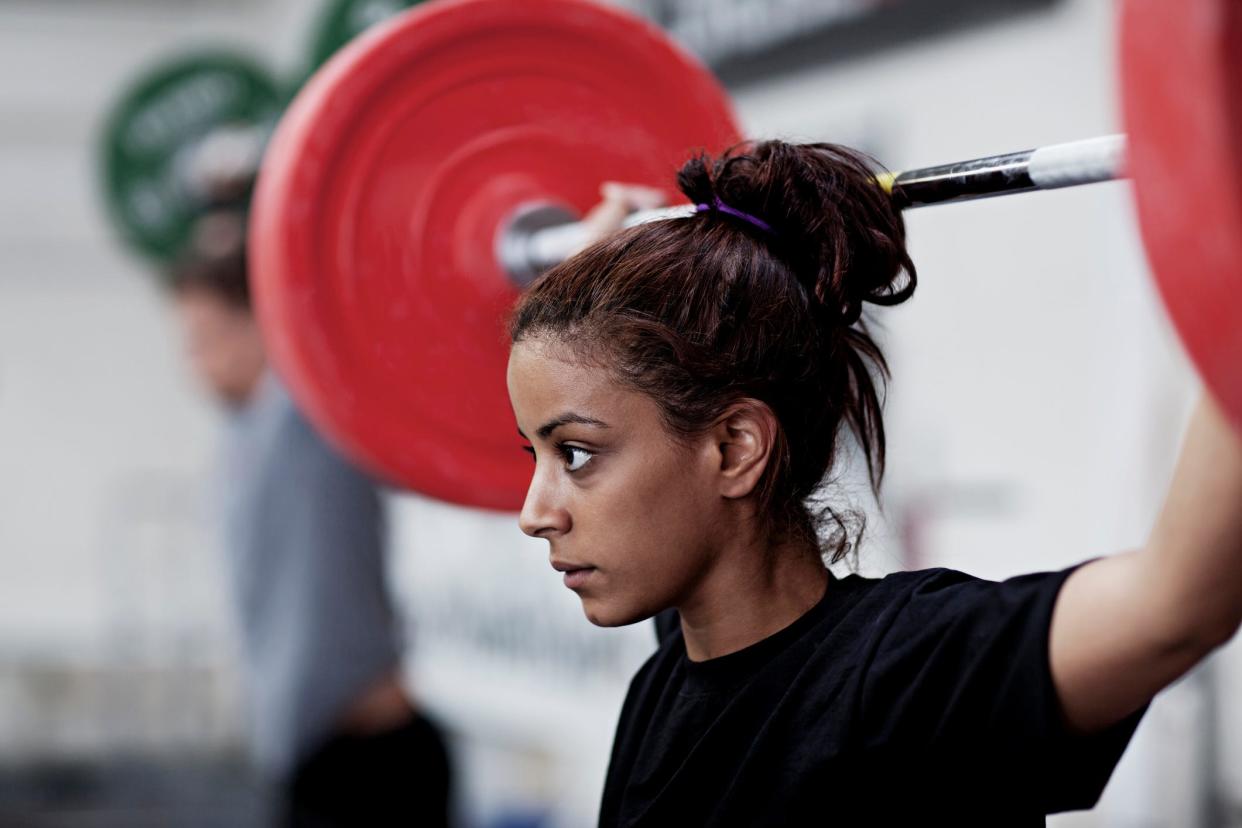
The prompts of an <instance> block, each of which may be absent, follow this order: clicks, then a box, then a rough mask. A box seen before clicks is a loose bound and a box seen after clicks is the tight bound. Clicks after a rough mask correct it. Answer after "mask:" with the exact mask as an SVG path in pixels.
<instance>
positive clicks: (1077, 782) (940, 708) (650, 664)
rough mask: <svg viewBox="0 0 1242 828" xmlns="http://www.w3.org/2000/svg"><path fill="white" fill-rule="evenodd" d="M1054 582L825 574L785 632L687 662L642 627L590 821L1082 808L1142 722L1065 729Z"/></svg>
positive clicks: (972, 819) (973, 819)
mask: <svg viewBox="0 0 1242 828" xmlns="http://www.w3.org/2000/svg"><path fill="white" fill-rule="evenodd" d="M1070 571H1072V570H1067V571H1064V572H1052V573H1041V574H1036V575H1025V576H1022V577H1018V578H1013V579H1011V580H1008V581H1004V582H1001V583H997V582H993V581H985V580H981V579H978V578H974V577H972V576H969V575H965V574H963V573H960V572H954V571H952V570H947V569H929V570H922V571H918V572H905V573H899V574H895V575H889V576H888V577H886V578H880V579H873V578H863V577H860V576H857V575H851V576H849V577H846V578H841V579H836V578H834V579H832V580H830V582H829V584H828V589H827V590H826V592H825V594H824V598H823V599H822V600H821V601H820V602H819V603H818V604H817V605H816V606H815V607H813V608H812V609H811V610H809V611H808V612H807V613H806V614H805V615H803V616H802V617H801V618H799V619H798V620H797V621H795V622H794V623H793V624H792V625H790V626H789V627H787V628H785V629H784V630H781V631H780V632H778V633H776V634H775V635H772V636H770V637H768V638H766V639H764V640H763V641H760V642H758V643H757V644H754V645H752V646H750V647H747V648H746V649H743V650H740V651H738V652H736V653H731V654H729V655H726V656H722V657H720V658H714V659H711V660H708V661H702V662H692V661H690V660H689V659H688V658H687V656H686V648H685V642H684V641H683V639H682V634H681V629H680V626H679V625H677V624H676V623H673V622H675V618H673V619H670V618H669V617H668V616H665V617H663V618H661V619H658V623H657V628H658V629H659V630H660V636H661V643H660V648H659V650H658V651H657V652H656V653H655V655H653V656H652V657H651V659H650V660H648V661H647V663H646V664H645V665H643V667H642V669H641V670H639V672H638V675H636V676H635V677H634V680H633V682H632V683H631V684H630V690H629V694H628V696H627V697H626V700H625V705H624V707H623V708H622V710H621V720H620V723H619V724H618V726H617V737H616V742H615V743H614V745H613V752H612V761H611V764H610V766H609V769H608V778H607V782H606V784H605V788H604V799H603V805H602V807H601V812H600V825H601V826H640V825H641V826H669V825H696V826H697V825H705V826H706V825H713V826H725V825H729V826H732V825H738V826H743V825H744V826H788V825H847V826H848V825H861V824H867V825H886V824H897V823H901V824H911V825H914V824H923V825H927V824H941V823H943V824H958V825H961V824H982V823H990V824H993V825H1005V826H1026V825H1043V824H1044V815H1045V814H1047V813H1053V812H1056V811H1064V810H1073V809H1079V808H1089V807H1091V806H1093V805H1094V804H1095V802H1096V800H1097V799H1098V798H1099V795H1100V792H1101V791H1102V790H1103V788H1104V785H1105V783H1106V782H1107V781H1108V777H1109V775H1110V774H1111V773H1112V769H1113V766H1114V765H1115V764H1116V763H1117V760H1118V759H1120V757H1121V754H1122V751H1124V750H1125V747H1126V745H1127V744H1128V742H1129V740H1130V736H1131V735H1132V734H1133V732H1134V728H1135V727H1136V726H1137V725H1138V721H1139V719H1140V718H1141V717H1142V715H1143V712H1144V711H1143V710H1140V711H1138V712H1136V713H1135V714H1134V715H1132V716H1130V717H1129V718H1127V719H1126V720H1124V721H1123V722H1121V723H1119V724H1117V725H1115V726H1113V727H1111V728H1109V729H1107V730H1105V731H1103V732H1100V733H1095V734H1091V735H1089V736H1083V735H1075V734H1073V733H1072V732H1071V731H1070V730H1069V729H1068V727H1067V726H1066V725H1065V723H1064V721H1063V718H1062V714H1061V710H1060V705H1059V702H1058V701H1057V698H1056V691H1055V688H1054V686H1053V683H1052V676H1051V673H1050V668H1049V661H1048V629H1049V625H1050V622H1051V619H1052V607H1053V603H1054V602H1055V600H1056V596H1057V592H1058V590H1059V589H1060V587H1061V584H1062V583H1063V582H1064V580H1065V578H1066V577H1067V576H1068V574H1069V572H1070Z"/></svg>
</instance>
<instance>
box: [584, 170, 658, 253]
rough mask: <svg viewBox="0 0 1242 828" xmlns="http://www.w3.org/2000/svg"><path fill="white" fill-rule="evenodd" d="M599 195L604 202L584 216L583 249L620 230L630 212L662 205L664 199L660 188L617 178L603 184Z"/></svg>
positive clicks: (652, 208)
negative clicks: (620, 180) (622, 182)
mask: <svg viewBox="0 0 1242 828" xmlns="http://www.w3.org/2000/svg"><path fill="white" fill-rule="evenodd" d="M599 194H600V197H601V198H602V199H603V201H601V202H600V203H599V204H596V205H595V206H594V207H592V208H591V210H590V212H588V213H587V214H586V215H585V216H583V217H582V226H583V227H584V228H585V229H586V231H587V232H586V234H585V239H586V240H585V241H584V243H583V245H582V249H585V248H587V247H590V246H591V245H593V244H595V242H597V241H600V240H601V239H604V238H607V237H608V236H611V235H612V234H613V233H615V232H617V231H618V230H620V229H621V227H622V226H623V225H624V224H625V219H626V217H627V216H629V215H630V214H631V213H634V212H636V211H638V210H654V209H655V208H657V207H663V206H664V201H665V199H664V193H663V192H662V191H661V190H656V189H653V188H651V187H643V186H641V185H639V184H621V183H618V182H616V181H605V182H604V183H603V184H601V185H600V188H599ZM574 252H575V253H576V252H578V251H574Z"/></svg>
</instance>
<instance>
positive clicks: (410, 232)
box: [250, 0, 1242, 509]
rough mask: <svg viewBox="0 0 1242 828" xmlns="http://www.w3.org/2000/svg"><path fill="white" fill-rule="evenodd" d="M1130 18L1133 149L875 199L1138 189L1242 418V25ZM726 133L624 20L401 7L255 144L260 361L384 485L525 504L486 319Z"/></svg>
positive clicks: (909, 186)
mask: <svg viewBox="0 0 1242 828" xmlns="http://www.w3.org/2000/svg"><path fill="white" fill-rule="evenodd" d="M1121 20H1122V24H1121V53H1122V57H1123V71H1122V77H1123V82H1122V86H1123V101H1124V110H1125V118H1126V127H1127V135H1128V138H1126V139H1122V138H1120V137H1117V136H1112V137H1105V138H1100V139H1092V140H1090V141H1085V142H1078V143H1074V144H1066V145H1058V146H1055V147H1046V148H1042V149H1039V150H1030V151H1024V152H1021V153H1010V154H1006V155H1003V156H995V157H992V158H988V159H978V160H975V161H968V162H961V163H958V164H949V165H938V166H936V167H930V168H926V169H921V170H911V171H907V172H903V173H898V174H895V175H890V176H884V177H881V178H879V179H877V186H883V187H885V188H887V189H888V190H889V191H890V193H891V194H892V197H893V198H894V200H895V202H896V203H897V204H898V206H901V207H912V206H917V205H920V204H927V203H941V202H945V201H956V200H962V199H966V198H979V197H986V196H991V195H998V194H1003V193H1008V192H1015V191H1026V190H1032V189H1043V188H1048V187H1057V186H1071V185H1075V184H1081V183H1088V182H1092V181H1102V180H1108V179H1111V178H1115V177H1118V176H1119V175H1122V174H1127V175H1129V176H1131V177H1133V178H1134V179H1135V190H1136V195H1137V199H1138V202H1137V203H1138V212H1139V217H1140V222H1141V226H1142V230H1143V234H1144V239H1145V243H1146V246H1147V249H1148V253H1149V255H1150V257H1151V261H1152V263H1153V266H1154V270H1155V274H1156V279H1157V281H1158V283H1159V285H1160V289H1161V292H1162V294H1163V296H1164V299H1165V302H1166V304H1167V305H1168V307H1169V312H1170V314H1171V316H1172V318H1173V321H1174V323H1175V324H1176V326H1177V328H1178V330H1179V332H1180V333H1181V335H1182V338H1183V340H1184V341H1185V343H1186V346H1187V348H1188V350H1189V352H1190V354H1191V356H1192V358H1193V359H1194V361H1195V363H1196V365H1197V366H1198V368H1199V370H1200V371H1201V372H1202V374H1203V376H1204V379H1205V381H1206V382H1207V384H1208V385H1209V386H1210V387H1211V388H1212V390H1213V391H1214V393H1215V394H1216V395H1217V397H1218V398H1219V399H1220V400H1221V402H1222V403H1223V405H1224V406H1225V408H1226V410H1227V411H1228V412H1229V414H1230V416H1231V417H1232V418H1233V419H1234V420H1235V421H1236V422H1242V299H1240V298H1239V289H1240V288H1242V190H1240V189H1239V186H1238V185H1239V183H1242V182H1240V177H1239V169H1238V167H1237V161H1236V160H1235V158H1234V155H1233V147H1234V145H1235V144H1236V143H1237V136H1236V135H1235V132H1234V131H1235V129H1236V125H1237V124H1238V119H1237V116H1238V114H1239V113H1238V106H1237V96H1236V94H1235V84H1234V81H1235V79H1236V78H1237V77H1238V71H1239V69H1242V48H1238V47H1239V46H1242V26H1240V24H1239V12H1238V11H1235V9H1234V4H1233V3H1231V2H1229V0H1177V2H1174V0H1127V2H1125V3H1124V4H1123V9H1122V18H1121ZM740 137H741V136H740V130H739V129H738V127H737V124H736V120H735V118H734V115H733V111H732V107H731V104H730V101H729V99H728V97H727V95H726V94H725V92H724V91H723V90H722V88H721V87H720V85H719V84H718V82H717V81H716V79H715V78H714V77H713V76H712V75H711V74H710V73H709V72H708V71H707V70H706V69H705V68H704V67H703V66H702V65H700V64H699V63H698V62H697V61H696V60H695V59H693V58H691V57H690V56H688V55H687V54H686V53H685V52H683V51H682V50H681V49H680V48H679V47H678V46H676V45H675V44H674V43H672V42H671V41H670V40H669V39H668V38H667V37H666V36H665V35H664V34H662V33H661V32H660V31H659V30H658V29H656V28H655V27H654V26H651V25H650V24H648V23H646V22H644V21H642V20H640V19H638V18H636V17H634V16H632V15H630V14H628V13H625V12H622V11H620V10H618V9H615V8H611V7H606V6H603V5H599V4H597V3H594V2H589V0H524V1H523V2H522V3H513V2H511V0H444V1H443V2H435V3H429V4H424V5H420V6H418V7H416V8H413V9H411V10H409V11H407V12H404V13H403V14H401V15H400V16H398V17H396V18H394V19H392V20H391V21H389V22H387V23H384V24H381V25H379V26H377V27H375V28H373V29H372V30H370V31H369V32H368V33H367V35H366V36H365V37H363V38H360V39H359V40H358V41H355V42H354V43H352V44H350V45H349V46H347V47H346V48H344V49H343V50H341V51H340V52H339V53H338V54H337V55H336V56H335V57H333V58H332V59H331V60H329V61H328V62H327V63H326V64H325V65H324V66H323V68H322V69H321V70H320V71H319V72H318V73H317V74H316V75H315V76H314V77H312V78H311V80H310V81H309V82H308V83H307V84H306V86H305V87H304V88H303V90H302V91H301V93H300V94H299V95H298V96H297V98H296V99H295V100H294V101H293V103H292V104H291V105H290V107H289V109H288V111H287V112H286V114H285V116H284V118H283V119H282V121H281V122H280V124H279V126H278V127H277V129H276V132H275V134H274V135H273V137H272V140H271V142H270V144H269V146H268V149H267V152H266V155H265V157H264V160H263V163H262V167H261V170H260V173H259V179H258V186H257V189H256V193H255V200H254V204H253V206H252V211H251V227H250V240H251V241H250V269H251V279H252V286H253V289H254V294H255V299H256V308H257V312H258V315H259V319H260V323H261V325H262V328H263V331H264V336H265V338H266V340H267V343H268V346H269V349H270V353H271V357H272V359H273V360H274V363H275V365H276V367H277V369H278V371H279V372H280V374H281V375H282V377H283V378H284V380H285V381H286V383H287V384H288V385H289V387H290V390H291V392H292V393H293V395H294V397H295V398H296V399H297V400H298V402H299V404H300V405H301V407H302V408H303V409H304V410H305V412H306V413H307V414H308V416H310V418H311V419H312V420H313V421H314V422H315V423H316V425H317V426H318V427H319V428H320V429H321V430H322V431H323V432H324V433H325V434H327V435H328V436H329V437H330V438H331V439H332V440H333V441H334V442H335V443H336V444H338V445H339V446H340V447H342V448H343V449H344V450H345V451H346V452H347V453H349V454H350V455H352V456H353V457H354V458H355V459H357V460H358V461H360V462H362V463H364V464H365V465H367V466H369V467H370V468H372V469H373V470H375V471H376V472H378V473H379V474H381V475H383V476H384V477H386V478H388V479H389V480H391V481H392V482H394V483H396V484H398V485H401V486H404V487H407V488H410V489H413V490H416V491H419V492H422V493H425V494H428V495H431V496H433V497H436V498H439V499H442V500H448V501H452V502H456V503H461V504H466V505H471V506H476V507H484V508H492V509H513V508H516V507H518V506H519V505H520V504H521V501H522V498H523V496H524V494H525V491H526V487H527V484H528V483H529V477H530V466H529V460H528V458H526V457H525V456H524V455H523V454H522V453H521V452H519V451H517V450H516V448H515V436H514V435H515V425H514V421H513V417H512V414H511V412H510V408H509V403H508V399H507V395H506V390H505V382H504V373H505V362H506V358H507V342H506V340H505V336H504V327H503V325H504V320H505V317H506V315H507V313H508V311H509V309H510V308H511V306H512V304H513V302H514V300H515V298H516V296H517V294H518V292H519V290H520V289H521V287H522V285H524V284H525V283H526V282H527V281H529V280H530V279H531V278H533V277H534V276H535V275H537V273H538V272H540V271H541V270H542V269H543V268H544V267H546V266H548V265H549V264H552V263H555V262H556V261H559V260H560V259H561V258H563V257H564V256H565V255H567V254H568V253H569V252H572V251H573V250H574V249H575V248H576V246H578V245H580V244H581V243H582V241H583V232H582V229H581V227H579V226H578V225H577V224H576V223H575V221H576V218H577V217H578V216H581V215H582V214H583V212H584V211H585V210H586V209H587V208H589V207H590V206H591V205H592V204H593V203H594V202H595V200H596V199H597V196H598V190H599V184H600V183H601V182H603V181H607V180H622V181H628V182H633V183H636V184H643V185H647V186H650V187H656V188H660V189H663V190H664V191H665V192H666V193H668V195H669V196H670V197H671V196H672V195H673V193H672V191H671V189H670V186H671V184H672V180H673V174H674V171H675V170H676V169H677V167H678V166H679V164H680V162H682V161H683V160H684V159H685V158H686V157H687V156H688V155H689V154H690V153H692V152H694V151H699V150H706V151H708V152H713V153H715V152H719V151H721V150H723V149H724V148H726V147H727V146H729V145H732V144H734V143H736V142H738V141H739V140H740ZM678 209H679V208H672V212H657V213H654V214H647V215H643V216H638V217H636V219H635V220H644V219H646V220H650V219H652V218H663V217H669V216H673V215H678V214H679V213H678ZM680 209H681V210H683V211H684V208H680Z"/></svg>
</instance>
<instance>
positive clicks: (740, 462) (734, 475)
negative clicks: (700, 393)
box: [712, 400, 779, 498]
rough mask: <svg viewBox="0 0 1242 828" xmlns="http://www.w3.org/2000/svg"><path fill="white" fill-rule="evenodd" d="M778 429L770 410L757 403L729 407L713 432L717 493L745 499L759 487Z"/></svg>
mask: <svg viewBox="0 0 1242 828" xmlns="http://www.w3.org/2000/svg"><path fill="white" fill-rule="evenodd" d="M778 429H779V426H778V424H777V422H776V415H775V414H773V413H772V409H770V408H768V406H767V405H765V404H764V403H761V402H759V401H758V400H742V401H741V402H738V403H736V404H734V405H733V406H731V407H730V408H729V410H728V411H727V412H725V415H724V416H723V417H721V418H720V419H719V420H718V421H717V422H716V425H715V426H714V427H713V429H712V437H713V439H714V441H715V444H716V446H717V450H718V451H719V457H720V470H719V475H718V476H719V481H720V494H721V495H723V496H724V497H728V498H740V497H746V496H747V495H749V494H750V493H751V492H753V491H754V490H755V488H756V487H757V486H758V485H759V481H760V480H762V479H763V473H764V471H765V470H766V469H767V467H768V463H770V462H771V461H772V454H773V452H774V451H775V450H776V442H777V434H778Z"/></svg>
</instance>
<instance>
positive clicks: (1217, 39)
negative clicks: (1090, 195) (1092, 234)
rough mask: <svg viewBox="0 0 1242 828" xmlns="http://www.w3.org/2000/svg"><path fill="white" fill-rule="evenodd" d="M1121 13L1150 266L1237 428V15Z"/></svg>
mask: <svg viewBox="0 0 1242 828" xmlns="http://www.w3.org/2000/svg"><path fill="white" fill-rule="evenodd" d="M1122 14H1123V16H1122V30H1121V32H1122V35H1121V37H1122V39H1121V55H1122V78H1123V96H1124V97H1123V104H1124V108H1125V117H1126V125H1127V130H1128V131H1129V134H1130V150H1129V152H1130V159H1129V164H1130V172H1131V174H1132V175H1133V177H1134V181H1135V190H1136V195H1137V200H1138V212H1139V222H1140V225H1141V227H1142V232H1143V240H1144V244H1145V246H1146V248H1147V256H1148V259H1149V260H1150V261H1151V264H1152V268H1153V269H1154V270H1155V274H1156V281H1157V282H1158V284H1159V286H1160V292H1161V294H1162V295H1163V298H1164V303H1165V305H1166V306H1167V307H1168V310H1169V314H1170V316H1171V317H1172V319H1173V322H1174V324H1175V325H1176V326H1177V330H1178V332H1179V334H1180V335H1181V337H1182V341H1183V342H1184V343H1185V345H1186V348H1187V350H1188V351H1189V352H1190V355H1191V358H1192V359H1193V360H1194V362H1195V364H1196V365H1197V366H1198V368H1199V372H1200V373H1201V374H1202V375H1203V379H1204V382H1205V383H1206V384H1207V386H1208V387H1209V388H1210V389H1211V390H1212V393H1213V394H1214V395H1215V397H1216V399H1217V400H1219V401H1220V403H1221V405H1222V406H1223V407H1224V409H1225V411H1226V412H1227V413H1228V415H1229V417H1230V418H1231V419H1232V420H1233V422H1234V424H1235V425H1238V426H1240V427H1242V131H1240V129H1239V128H1240V127H1242V120H1240V118H1242V4H1239V3H1238V2H1236V0H1128V2H1126V3H1125V6H1124V9H1123V13H1122Z"/></svg>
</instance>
